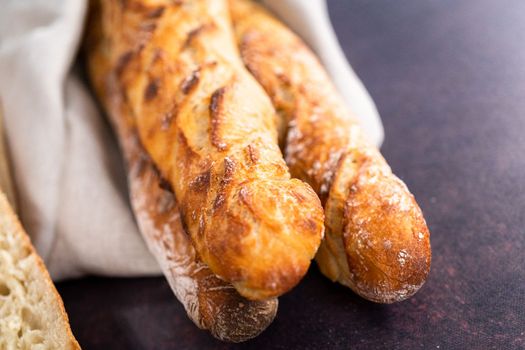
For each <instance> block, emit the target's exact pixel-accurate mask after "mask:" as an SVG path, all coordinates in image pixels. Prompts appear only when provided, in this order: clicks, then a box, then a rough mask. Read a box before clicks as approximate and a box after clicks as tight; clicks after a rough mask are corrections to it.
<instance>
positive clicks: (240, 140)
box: [101, 0, 324, 300]
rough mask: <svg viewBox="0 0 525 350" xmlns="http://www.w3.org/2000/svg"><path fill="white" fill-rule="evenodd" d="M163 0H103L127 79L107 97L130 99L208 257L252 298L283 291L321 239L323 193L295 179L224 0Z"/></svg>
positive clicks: (109, 48) (109, 38)
mask: <svg viewBox="0 0 525 350" xmlns="http://www.w3.org/2000/svg"><path fill="white" fill-rule="evenodd" d="M156 4H157V5H150V4H148V3H147V2H146V1H138V0H135V1H132V0H130V1H127V2H125V4H124V5H123V4H122V3H121V2H119V1H116V0H113V1H104V2H102V12H103V20H102V29H101V30H102V32H103V36H104V43H103V45H102V46H103V50H104V51H105V53H106V54H107V56H108V59H109V61H110V65H111V66H112V67H113V70H114V71H115V72H117V73H118V83H119V84H118V85H119V87H118V88H116V89H115V90H114V91H108V92H107V93H108V96H105V100H111V99H112V98H114V97H112V96H116V95H123V98H124V99H125V100H126V103H128V104H129V107H130V110H131V111H132V114H133V117H134V119H135V122H136V125H137V130H138V133H139V136H140V140H141V142H142V144H143V145H144V148H145V149H146V151H147V152H148V154H149V155H150V156H151V158H152V159H153V161H154V163H155V165H156V166H157V168H158V169H159V171H160V173H161V175H162V177H164V178H165V179H166V180H167V182H169V183H170V184H171V186H172V187H173V190H174V192H175V195H176V197H177V199H178V202H179V203H180V204H179V205H180V211H181V215H182V219H183V222H184V224H185V227H186V228H187V231H188V233H189V234H190V236H191V238H192V241H193V243H194V245H195V248H196V250H197V251H198V253H199V255H200V257H201V258H202V260H203V261H204V262H205V263H206V264H207V265H208V266H209V267H210V268H211V269H212V271H213V272H214V273H216V274H217V275H219V276H221V277H222V278H223V279H225V280H227V281H230V282H231V283H232V284H233V285H234V286H235V287H236V288H237V290H239V292H240V293H241V294H242V295H244V296H245V297H247V298H251V299H259V300H261V299H266V298H270V297H274V296H277V295H280V294H282V293H284V292H286V291H288V290H289V289H290V288H292V287H293V286H295V285H296V284H297V283H298V281H299V280H300V279H301V278H302V276H303V275H304V274H305V273H306V271H307V269H308V266H309V264H310V260H311V259H312V258H313V256H314V255H315V252H316V251H317V248H318V246H319V244H320V241H321V237H322V233H323V230H324V226H323V220H324V217H323V211H322V207H321V204H320V202H319V199H318V198H317V196H316V194H315V192H314V191H312V189H311V188H310V187H309V186H308V185H307V184H305V183H303V182H302V181H298V180H292V179H290V174H289V172H288V168H287V166H286V164H285V162H284V159H283V158H282V154H281V153H280V150H279V147H278V145H277V135H276V130H275V112H274V109H273V107H272V105H271V102H270V100H269V99H268V97H267V96H266V94H265V93H264V91H263V90H262V89H261V88H260V86H259V85H258V84H257V83H256V82H255V80H253V78H252V77H251V76H250V74H249V73H248V72H246V70H245V69H244V67H243V65H242V62H241V61H240V59H239V57H238V52H237V50H236V48H235V42H234V40H233V34H232V32H231V23H230V20H229V14H228V8H227V6H226V3H225V1H224V0H196V1H191V2H185V1H180V2H176V3H173V2H171V1H158V2H156ZM159 6H162V8H163V10H162V11H161V10H160V9H159ZM160 12H162V13H161V14H160V15H157V16H153V17H152V16H151V15H150V14H151V13H155V14H157V13H160ZM254 154H257V157H253V155H254ZM305 220H306V221H308V225H305V224H304V223H305Z"/></svg>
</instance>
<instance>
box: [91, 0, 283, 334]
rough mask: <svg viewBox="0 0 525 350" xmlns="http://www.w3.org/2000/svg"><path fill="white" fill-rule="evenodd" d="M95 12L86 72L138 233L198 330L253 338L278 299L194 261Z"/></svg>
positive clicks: (95, 10)
mask: <svg viewBox="0 0 525 350" xmlns="http://www.w3.org/2000/svg"><path fill="white" fill-rule="evenodd" d="M99 11H100V8H98V7H97V5H96V4H95V3H92V8H91V9H90V19H89V21H88V27H89V33H88V37H87V40H86V45H85V47H86V49H87V52H86V54H87V59H88V70H89V73H90V78H91V81H92V85H93V87H94V89H95V91H96V93H97V95H98V97H99V100H100V101H102V102H103V103H104V105H105V106H106V109H107V110H108V112H109V113H108V115H109V117H110V121H111V124H112V126H113V129H114V131H115V133H116V134H117V137H118V140H119V144H120V148H121V150H122V152H123V155H124V158H125V161H126V165H127V171H128V184H129V190H130V197H131V204H132V207H133V211H134V213H135V216H136V220H137V222H138V224H139V228H140V232H141V233H142V235H143V237H144V240H145V241H146V244H147V245H148V248H149V249H150V251H151V252H152V254H153V255H154V256H155V258H156V259H157V261H158V262H159V265H160V266H161V269H162V271H163V273H164V275H165V276H166V279H167V280H168V283H169V285H170V287H171V288H172V290H173V292H174V294H175V296H176V297H177V299H178V300H179V301H180V302H181V303H182V304H183V306H184V308H185V310H186V312H187V314H188V316H189V317H190V319H191V320H192V321H193V322H194V323H195V324H196V325H197V326H198V327H199V328H202V329H207V330H209V331H210V332H211V333H212V335H213V336H215V337H216V338H218V339H220V340H224V341H230V342H241V341H245V340H248V339H251V338H253V337H255V336H257V335H258V334H259V333H261V332H262V331H263V330H264V329H266V327H267V326H268V325H269V324H270V323H271V322H272V321H273V319H274V317H275V315H276V312H277V305H278V302H277V299H276V298H274V299H269V300H265V301H251V300H247V299H245V298H244V297H242V296H241V295H240V294H239V293H238V292H237V291H236V290H235V288H234V287H233V286H232V285H231V284H230V283H227V282H226V281H223V280H221V279H220V278H218V277H217V276H216V275H215V274H213V272H212V271H211V270H210V269H209V267H208V266H207V265H206V264H204V263H203V262H202V261H201V260H200V259H199V258H198V256H197V254H196V252H195V249H194V248H193V245H192V243H191V239H190V237H189V236H188V235H187V234H186V232H185V230H184V228H183V226H182V222H181V217H180V214H179V206H178V203H177V201H176V198H175V196H174V194H173V192H172V191H171V189H170V186H169V185H166V183H165V181H164V180H163V179H162V178H161V177H160V174H159V171H158V170H157V168H156V166H155V164H154V163H153V161H152V159H151V157H149V156H148V154H147V152H146V151H145V150H144V147H143V146H142V144H141V142H140V139H139V136H138V133H137V130H136V124H135V119H134V116H133V114H132V111H131V110H130V106H129V104H128V102H127V101H126V100H125V99H123V98H122V97H123V95H122V94H119V93H116V92H117V91H119V89H120V87H119V82H118V77H117V74H116V72H115V70H114V69H113V68H112V66H111V62H110V61H109V59H108V57H107V55H106V54H105V51H104V44H103V43H104V38H103V37H102V36H101V35H102V32H101V27H100V25H101V22H100V20H101V13H100V12H99Z"/></svg>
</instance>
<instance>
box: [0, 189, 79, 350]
mask: <svg viewBox="0 0 525 350" xmlns="http://www.w3.org/2000/svg"><path fill="white" fill-rule="evenodd" d="M4 349H6V350H11V349H35V350H36V349H39V350H40V349H42V350H43V349H80V346H79V345H78V343H77V341H76V339H75V338H74V337H73V334H72V333H71V328H70V327H69V321H68V318H67V315H66V312H65V310H64V305H63V304H62V299H61V298H60V296H59V295H58V292H57V291H56V289H55V286H54V285H53V282H52V281H51V278H50V277H49V273H48V272H47V270H46V268H45V266H44V263H43V262H42V259H40V257H39V256H38V255H37V253H36V252H35V249H34V248H33V246H32V245H31V241H30V240H29V237H28V236H27V235H26V233H25V231H24V229H23V228H22V226H21V224H20V222H19V221H18V218H17V217H16V215H15V213H14V212H13V210H12V209H11V207H10V206H9V203H8V202H7V199H6V197H5V195H4V194H3V193H1V192H0V350H4Z"/></svg>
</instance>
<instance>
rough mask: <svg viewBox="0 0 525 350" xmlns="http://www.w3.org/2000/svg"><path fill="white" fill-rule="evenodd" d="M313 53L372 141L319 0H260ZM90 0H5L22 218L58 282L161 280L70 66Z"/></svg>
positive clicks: (0, 90)
mask: <svg viewBox="0 0 525 350" xmlns="http://www.w3.org/2000/svg"><path fill="white" fill-rule="evenodd" d="M263 2H264V3H265V4H266V5H267V6H268V7H270V8H271V9H272V10H273V11H275V13H277V14H278V16H279V17H280V18H281V19H283V20H284V21H285V22H286V23H287V24H288V25H289V26H290V27H291V28H292V29H294V30H295V31H296V32H297V33H299V34H300V35H301V36H302V37H303V38H304V39H305V40H306V42H307V43H308V44H309V45H310V46H311V47H312V48H313V49H314V50H315V51H316V52H317V53H318V55H319V56H320V59H321V61H322V62H323V64H324V65H325V66H326V68H327V70H328V72H329V73H330V74H331V76H332V77H333V79H334V82H335V84H336V86H337V87H338V89H339V90H340V91H341V93H342V95H343V97H344V98H345V99H346V101H347V102H348V104H349V106H350V107H351V109H352V110H353V111H355V112H356V114H357V116H358V117H360V119H361V120H362V121H363V126H364V127H365V129H366V131H367V132H368V133H369V135H370V136H371V139H372V140H373V141H374V142H375V143H376V144H378V145H379V144H380V143H381V141H382V137H383V132H382V126H381V121H380V119H379V115H378V113H377V110H376V108H375V106H374V104H373V102H372V100H371V98H370V96H369V95H368V93H367V92H366V90H365V89H364V87H363V85H362V84H361V82H360V81H359V79H358V78H357V76H356V75H355V73H354V72H353V70H352V69H351V67H350V66H349V65H348V64H347V62H346V59H345V57H344V54H343V52H342V50H341V48H340V47H339V44H338V42H337V39H336V37H335V34H334V32H333V29H332V27H331V25H330V22H329V18H328V13H327V9H326V4H325V2H324V1H323V0H309V1H304V0H264V1H263ZM86 11H87V0H4V1H3V2H2V6H1V8H0V100H1V103H2V105H3V112H4V113H3V114H4V123H5V132H6V134H5V137H6V142H7V149H8V151H9V159H10V160H11V164H12V174H13V178H14V183H15V187H16V193H17V198H18V201H17V202H18V208H19V215H20V217H21V220H22V223H23V224H24V226H25V228H26V230H27V231H28V233H29V234H30V236H31V238H32V240H33V243H34V245H35V246H36V248H37V250H38V252H39V253H40V255H41V256H42V257H43V259H44V261H45V262H46V264H47V267H48V269H49V271H50V273H51V276H52V277H53V279H55V280H59V279H64V278H71V277H77V276H81V275H84V274H88V273H89V274H100V275H111V276H134V275H148V274H160V269H159V267H158V265H157V263H156V262H155V260H154V259H153V257H152V256H151V255H150V254H149V252H148V250H147V248H146V246H145V244H144V242H143V241H142V237H141V235H140V233H139V232H138V228H137V226H136V224H135V221H134V217H133V214H132V212H131V209H130V205H129V202H128V195H127V190H126V188H127V186H126V177H125V173H124V170H123V162H122V159H121V157H120V155H119V151H118V148H117V144H116V141H115V139H114V137H113V135H112V133H111V130H110V129H109V126H108V124H107V122H106V121H105V120H104V117H103V116H102V115H101V114H100V112H99V111H98V110H97V108H96V104H95V102H94V101H93V98H92V96H91V95H90V94H89V92H88V91H89V90H88V87H87V86H86V83H85V82H84V81H82V79H81V78H80V74H79V71H78V69H77V68H75V67H74V63H75V62H74V61H75V57H76V54H77V50H78V47H79V43H80V40H81V32H82V27H83V24H84V19H85V16H86Z"/></svg>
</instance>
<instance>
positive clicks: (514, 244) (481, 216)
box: [58, 0, 525, 349]
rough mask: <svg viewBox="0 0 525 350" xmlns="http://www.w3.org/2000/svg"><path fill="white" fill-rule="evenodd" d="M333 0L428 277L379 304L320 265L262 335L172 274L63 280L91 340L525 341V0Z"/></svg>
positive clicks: (474, 344) (141, 345)
mask: <svg viewBox="0 0 525 350" xmlns="http://www.w3.org/2000/svg"><path fill="white" fill-rule="evenodd" d="M328 3H329V8H330V15H331V17H332V20H333V23H334V26H335V29H336V31H337V33H338V35H339V39H340V41H341V44H342V46H343V48H344V50H345V53H346V54H347V56H348V58H349V60H350V61H351V62H352V65H353V66H354V68H355V69H356V71H357V73H358V74H359V76H360V77H361V78H362V79H363V81H364V83H365V85H366V86H367V88H368V89H369V91H370V93H371V95H372V96H373V98H374V100H375V102H376V103H377V106H378V108H379V111H380V113H381V115H382V118H383V122H384V126H385V131H386V141H385V143H384V145H383V147H382V151H383V154H384V155H385V157H386V158H387V160H388V161H389V163H390V165H391V166H392V168H393V169H394V171H395V173H396V174H397V175H398V176H400V177H401V178H402V179H403V180H404V181H405V182H406V183H407V185H408V187H409V188H410V189H411V190H412V192H413V193H414V194H415V196H416V198H417V199H418V202H419V204H420V206H421V207H422V209H423V211H424V213H425V215H426V219H427V222H428V225H429V227H430V231H431V233H432V235H431V241H432V249H433V261H432V271H431V273H430V276H429V279H428V281H427V283H426V285H425V286H424V287H423V288H422V289H421V290H420V292H419V293H418V294H417V295H415V296H414V297H413V298H411V299H409V300H408V301H405V302H402V303H398V304H394V305H376V304H373V303H370V302H367V301H365V300H363V299H361V298H359V297H357V296H356V295H354V294H353V293H352V292H350V290H348V289H345V288H344V287H342V286H339V285H337V284H334V283H332V282H330V281H328V280H327V279H325V278H324V277H322V276H321V274H320V273H319V271H318V269H317V267H315V266H313V267H312V268H311V269H310V272H309V274H308V275H307V277H306V278H305V279H304V281H303V282H302V283H301V284H300V285H299V286H298V287H297V288H295V289H294V290H293V291H292V292H290V293H288V294H286V295H285V296H283V297H281V298H280V307H279V312H278V316H277V318H276V320H275V321H274V323H273V324H272V325H271V326H270V327H269V328H268V329H267V330H266V331H265V332H264V333H263V334H262V335H260V336H259V337H258V338H256V339H254V340H252V341H249V342H247V343H244V344H241V345H231V344H224V343H221V342H219V341H217V340H215V339H213V338H212V337H211V336H210V335H209V334H208V333H207V332H205V331H202V330H199V329H197V327H195V326H194V325H193V323H192V322H191V321H190V320H189V319H188V318H187V317H186V313H185V312H184V310H183V308H182V306H181V305H180V304H179V303H178V302H177V301H176V300H175V298H174V296H173V294H172V293H171V291H170V289H169V287H168V284H167V283H166V282H165V281H164V280H163V278H160V277H158V278H132V279H116V278H86V279H81V280H75V281H67V282H62V283H59V284H58V290H59V292H60V294H61V295H62V297H63V299H64V303H65V306H66V309H67V311H68V313H69V317H70V321H71V325H72V328H73V332H74V333H75V335H76V337H77V339H78V340H79V342H80V344H81V345H82V346H83V348H84V349H172V348H173V349H175V348H181V349H182V348H198V349H205V348H229V347H247V348H265V349H266V348H283V349H290V348H303V349H306V348H308V349H321V348H323V349H324V348H330V349H337V348H340V349H347V348H350V347H351V348H353V349H432V348H434V349H437V348H440V349H490V348H494V349H505V348H508V349H517V348H525V251H524V248H525V234H524V227H525V215H524V214H525V213H524V209H525V137H524V134H523V132H524V131H525V68H524V67H525V64H524V63H525V45H524V43H525V2H524V1H521V0H514V1H511V0H505V1H503V2H500V1H491V0H462V1H451V0H440V1H437V0H433V1H420V0H399V1H389V0H375V1H367V0H351V1H348V0H347V1H344V0H332V1H330V0H329V1H328Z"/></svg>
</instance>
